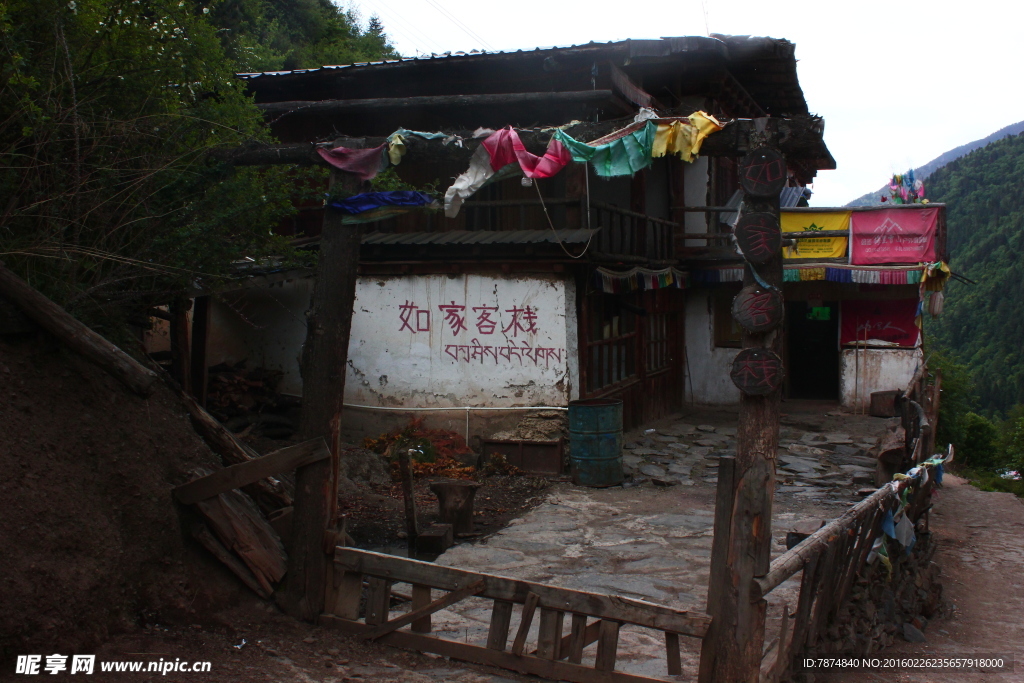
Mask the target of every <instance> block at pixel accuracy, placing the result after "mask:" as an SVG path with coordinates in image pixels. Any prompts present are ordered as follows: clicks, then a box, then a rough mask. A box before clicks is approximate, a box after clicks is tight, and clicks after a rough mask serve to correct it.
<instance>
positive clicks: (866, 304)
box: [839, 299, 921, 348]
mask: <svg viewBox="0 0 1024 683" xmlns="http://www.w3.org/2000/svg"><path fill="white" fill-rule="evenodd" d="M917 306H918V301H917V299H894V300H875V301H863V300H862V301H844V302H843V303H842V309H841V316H842V322H841V324H840V326H839V340H840V343H841V344H853V343H854V342H857V341H861V342H863V341H864V339H865V337H866V338H867V340H868V341H869V342H870V341H871V340H873V339H877V340H881V341H883V342H889V343H893V344H896V345H898V346H903V347H908V348H913V347H915V346H917V344H918V341H919V340H920V338H921V331H920V330H919V329H918V327H917V323H916V318H917Z"/></svg>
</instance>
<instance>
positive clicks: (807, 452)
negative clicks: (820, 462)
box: [788, 443, 828, 458]
mask: <svg viewBox="0 0 1024 683" xmlns="http://www.w3.org/2000/svg"><path fill="white" fill-rule="evenodd" d="M788 450H789V452H790V453H793V454H795V455H803V456H814V457H819V458H820V457H821V456H823V455H827V454H828V451H826V450H824V449H821V448H814V447H812V446H806V445H804V444H798V443H795V444H793V445H792V446H790V447H789V449H788Z"/></svg>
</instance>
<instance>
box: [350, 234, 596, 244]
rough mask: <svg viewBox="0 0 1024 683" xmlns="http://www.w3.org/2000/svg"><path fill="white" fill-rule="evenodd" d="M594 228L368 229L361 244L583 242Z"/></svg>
mask: <svg viewBox="0 0 1024 683" xmlns="http://www.w3.org/2000/svg"><path fill="white" fill-rule="evenodd" d="M596 232H597V230H448V231H445V232H371V233H369V234H367V235H364V236H363V244H398V245H416V244H543V243H550V244H555V243H557V242H564V243H566V244H581V243H583V244H585V243H586V242H589V241H590V238H591V237H592V236H593V235H594V233H596Z"/></svg>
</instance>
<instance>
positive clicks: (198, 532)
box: [192, 522, 271, 599]
mask: <svg viewBox="0 0 1024 683" xmlns="http://www.w3.org/2000/svg"><path fill="white" fill-rule="evenodd" d="M192 535H193V536H194V537H195V538H196V540H197V541H199V542H200V543H202V544H203V546H204V547H205V548H206V549H207V550H209V551H210V552H211V553H213V556H214V557H216V558H217V559H218V560H220V561H221V562H223V563H224V564H225V565H227V568H228V569H230V570H231V572H232V573H233V574H234V575H235V576H237V577H238V578H239V579H241V580H242V583H244V584H245V585H246V586H248V587H249V588H250V589H251V590H252V592H254V593H255V594H256V595H258V596H260V597H261V598H264V599H266V598H269V597H270V595H271V594H270V593H268V592H267V591H266V589H265V588H264V587H263V586H262V585H260V582H259V581H257V580H256V577H255V576H254V575H253V573H252V571H250V569H249V568H248V567H246V566H245V564H244V563H243V562H242V561H241V560H239V559H238V558H237V557H235V555H233V554H232V553H231V551H229V550H228V549H227V548H225V547H224V545H223V544H222V543H221V542H220V541H218V540H217V538H216V537H215V536H214V535H213V534H211V533H210V530H209V529H208V528H207V527H206V525H205V524H203V523H202V522H198V523H197V524H195V525H194V526H193V527H192Z"/></svg>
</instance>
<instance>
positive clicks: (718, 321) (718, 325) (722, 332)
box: [711, 288, 743, 349]
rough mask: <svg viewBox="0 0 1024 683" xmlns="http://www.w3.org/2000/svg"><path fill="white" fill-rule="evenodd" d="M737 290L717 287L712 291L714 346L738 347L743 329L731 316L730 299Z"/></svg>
mask: <svg viewBox="0 0 1024 683" xmlns="http://www.w3.org/2000/svg"><path fill="white" fill-rule="evenodd" d="M737 293H738V290H734V289H732V288H729V289H719V290H715V291H714V292H713V293H712V295H711V296H712V299H713V303H712V306H713V309H714V322H713V324H714V326H715V346H716V347H724V348H733V349H738V348H740V341H741V337H742V335H743V330H741V329H740V326H739V325H737V324H736V321H735V320H733V317H732V300H733V298H735V296H736V294H737Z"/></svg>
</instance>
